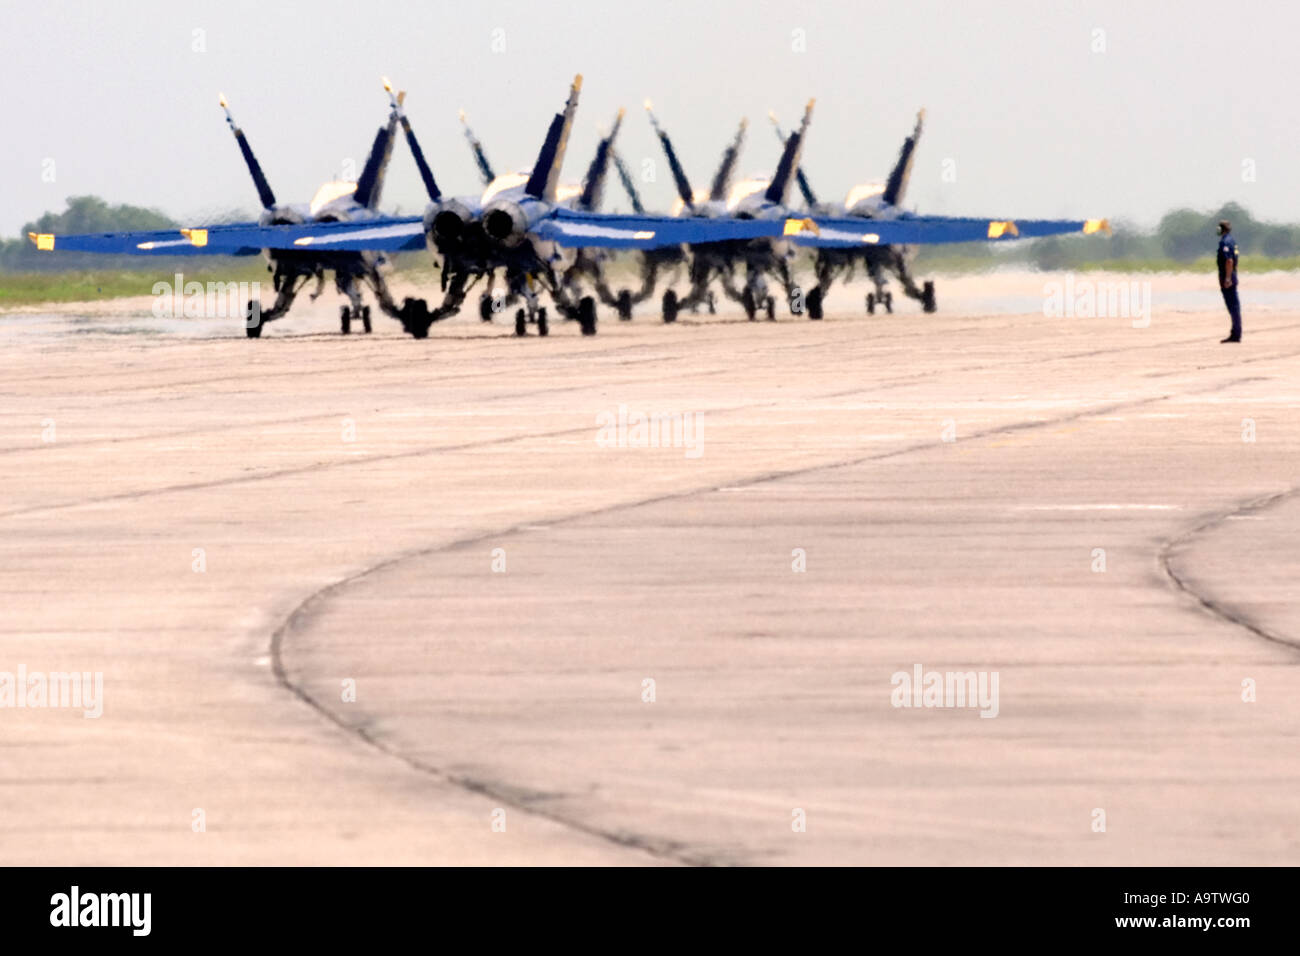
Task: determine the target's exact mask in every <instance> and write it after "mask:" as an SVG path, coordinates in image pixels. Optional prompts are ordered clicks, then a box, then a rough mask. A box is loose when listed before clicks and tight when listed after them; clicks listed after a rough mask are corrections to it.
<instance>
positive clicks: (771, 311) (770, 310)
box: [767, 295, 776, 322]
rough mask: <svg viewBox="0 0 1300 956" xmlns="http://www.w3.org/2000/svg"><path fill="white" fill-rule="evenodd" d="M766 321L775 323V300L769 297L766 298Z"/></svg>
mask: <svg viewBox="0 0 1300 956" xmlns="http://www.w3.org/2000/svg"><path fill="white" fill-rule="evenodd" d="M767 320H768V321H769V322H775V321H776V298H775V297H774V296H770V295H769V296H768V297H767Z"/></svg>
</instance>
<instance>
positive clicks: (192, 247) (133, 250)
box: [27, 229, 261, 256]
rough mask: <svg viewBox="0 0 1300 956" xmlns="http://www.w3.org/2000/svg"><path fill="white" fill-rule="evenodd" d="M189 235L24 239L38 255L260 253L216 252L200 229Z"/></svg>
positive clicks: (235, 248) (242, 252)
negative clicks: (39, 251)
mask: <svg viewBox="0 0 1300 956" xmlns="http://www.w3.org/2000/svg"><path fill="white" fill-rule="evenodd" d="M190 232H191V233H195V234H194V235H193V236H189V235H185V234H184V233H182V232H181V230H179V229H164V230H153V231H141V232H92V233H83V234H80V235H71V236H57V235H51V234H49V233H35V232H32V233H28V235H27V238H29V239H30V240H31V241H32V242H34V243H35V244H36V248H37V249H39V250H41V251H42V252H95V253H100V254H104V255H119V256H124V255H129V256H193V255H213V254H216V255H223V256H250V255H256V254H257V253H258V252H260V251H261V247H259V246H247V245H242V246H241V245H238V244H232V245H228V246H226V247H223V248H220V249H216V248H209V247H208V245H207V243H206V242H205V241H204V240H205V231H204V230H197V232H195V231H194V230H190Z"/></svg>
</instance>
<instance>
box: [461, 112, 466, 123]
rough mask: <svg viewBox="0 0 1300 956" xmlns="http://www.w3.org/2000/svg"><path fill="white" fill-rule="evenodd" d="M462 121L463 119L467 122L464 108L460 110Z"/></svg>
mask: <svg viewBox="0 0 1300 956" xmlns="http://www.w3.org/2000/svg"><path fill="white" fill-rule="evenodd" d="M460 121H461V122H462V123H463V122H465V111H464V110H461V111H460Z"/></svg>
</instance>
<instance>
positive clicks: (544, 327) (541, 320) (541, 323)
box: [537, 309, 551, 335]
mask: <svg viewBox="0 0 1300 956" xmlns="http://www.w3.org/2000/svg"><path fill="white" fill-rule="evenodd" d="M537 334H538V335H550V334H551V323H550V321H549V320H548V319H547V318H546V310H545V309H538V310H537Z"/></svg>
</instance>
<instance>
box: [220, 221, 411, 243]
mask: <svg viewBox="0 0 1300 956" xmlns="http://www.w3.org/2000/svg"><path fill="white" fill-rule="evenodd" d="M207 244H208V247H209V248H213V249H214V250H215V251H218V252H221V251H224V250H226V249H230V248H244V247H247V246H252V247H254V248H256V249H272V250H294V251H299V252H301V251H304V250H321V251H329V252H359V251H363V250H374V251H377V252H406V251H409V250H414V249H423V248H424V220H423V219H422V218H421V217H420V216H380V217H377V218H375V219H367V220H363V221H361V222H308V223H301V224H298V225H275V226H260V225H257V224H256V223H249V224H243V225H234V226H214V227H211V228H210V229H209V230H208V236H207Z"/></svg>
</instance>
